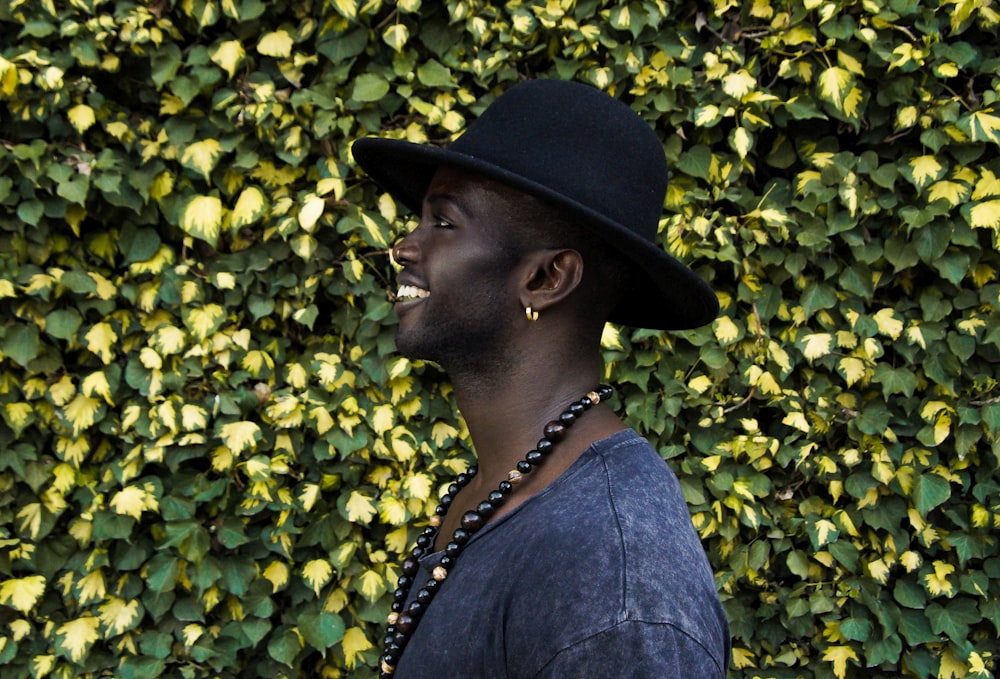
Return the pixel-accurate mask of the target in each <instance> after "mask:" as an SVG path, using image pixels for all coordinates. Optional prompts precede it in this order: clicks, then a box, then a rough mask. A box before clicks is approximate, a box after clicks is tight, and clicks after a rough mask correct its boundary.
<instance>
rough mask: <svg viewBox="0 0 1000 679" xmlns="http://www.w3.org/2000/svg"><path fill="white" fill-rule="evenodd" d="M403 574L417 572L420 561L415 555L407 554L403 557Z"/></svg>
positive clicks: (411, 574) (414, 573)
mask: <svg viewBox="0 0 1000 679" xmlns="http://www.w3.org/2000/svg"><path fill="white" fill-rule="evenodd" d="M401 568H402V570H403V574H404V575H409V576H410V577H412V576H414V575H416V574H417V572H418V571H419V570H420V563H419V562H418V561H417V559H416V557H414V556H408V557H406V558H405V559H403V564H402V566H401Z"/></svg>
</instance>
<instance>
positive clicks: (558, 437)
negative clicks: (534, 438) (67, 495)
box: [542, 420, 566, 443]
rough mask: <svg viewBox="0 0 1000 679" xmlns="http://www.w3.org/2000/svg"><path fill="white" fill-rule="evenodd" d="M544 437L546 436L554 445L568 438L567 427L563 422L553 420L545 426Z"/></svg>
mask: <svg viewBox="0 0 1000 679" xmlns="http://www.w3.org/2000/svg"><path fill="white" fill-rule="evenodd" d="M542 436H544V437H545V438H546V439H548V440H549V441H552V442H553V443H555V442H556V441H562V440H563V437H565V436H566V425H564V424H563V423H562V422H556V421H555V420H552V421H551V422H549V423H548V424H546V425H545V429H544V430H543V432H542Z"/></svg>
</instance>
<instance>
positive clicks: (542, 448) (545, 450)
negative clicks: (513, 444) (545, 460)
mask: <svg viewBox="0 0 1000 679" xmlns="http://www.w3.org/2000/svg"><path fill="white" fill-rule="evenodd" d="M554 447H555V444H554V443H552V441H549V440H548V439H541V440H540V441H539V442H538V443H536V444H535V450H537V451H538V452H540V453H541V454H542V455H548V454H549V453H551V452H552V449H553V448H554Z"/></svg>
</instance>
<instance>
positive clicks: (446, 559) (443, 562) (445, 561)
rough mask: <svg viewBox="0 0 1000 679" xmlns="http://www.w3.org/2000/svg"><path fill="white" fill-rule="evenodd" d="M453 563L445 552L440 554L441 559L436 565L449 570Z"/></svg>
mask: <svg viewBox="0 0 1000 679" xmlns="http://www.w3.org/2000/svg"><path fill="white" fill-rule="evenodd" d="M454 564H455V560H454V559H453V558H451V557H450V556H448V555H447V554H445V555H444V556H442V557H441V560H440V561H439V562H438V565H439V566H441V568H443V569H445V570H449V569H450V568H451V567H452V566H453V565H454Z"/></svg>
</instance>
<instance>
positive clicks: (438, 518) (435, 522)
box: [427, 514, 441, 528]
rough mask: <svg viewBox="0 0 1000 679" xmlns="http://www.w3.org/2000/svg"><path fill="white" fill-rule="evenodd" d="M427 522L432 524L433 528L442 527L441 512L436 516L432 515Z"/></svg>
mask: <svg viewBox="0 0 1000 679" xmlns="http://www.w3.org/2000/svg"><path fill="white" fill-rule="evenodd" d="M427 523H429V524H430V526H431V528H440V527H441V515H440V514H435V515H434V516H432V517H431V520H430V521H428V522H427Z"/></svg>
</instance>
